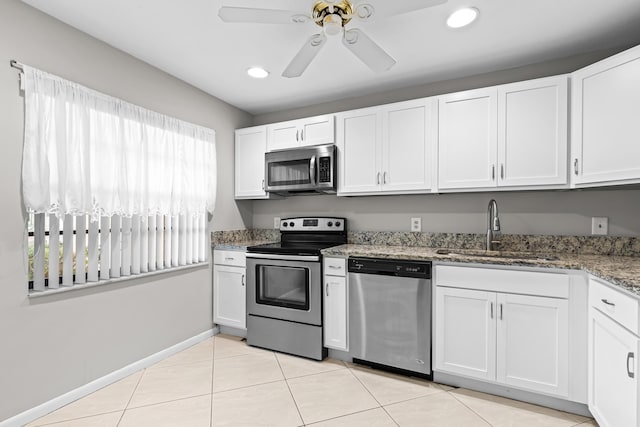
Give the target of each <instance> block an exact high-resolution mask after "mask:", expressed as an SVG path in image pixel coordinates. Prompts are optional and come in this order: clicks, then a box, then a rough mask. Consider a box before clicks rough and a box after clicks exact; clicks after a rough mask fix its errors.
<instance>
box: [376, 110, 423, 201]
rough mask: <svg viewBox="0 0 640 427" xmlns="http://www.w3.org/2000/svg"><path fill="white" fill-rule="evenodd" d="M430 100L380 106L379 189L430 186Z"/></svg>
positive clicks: (405, 189)
mask: <svg viewBox="0 0 640 427" xmlns="http://www.w3.org/2000/svg"><path fill="white" fill-rule="evenodd" d="M433 102H435V101H434V100H433V99H427V100H419V101H418V102H405V103H401V104H394V105H391V106H388V107H385V108H384V109H383V112H382V129H383V137H382V147H383V153H382V158H383V167H382V190H383V191H411V190H428V189H429V188H431V170H432V169H431V167H430V166H431V162H432V160H433V158H432V152H431V150H432V139H433V137H432V132H433V130H434V127H435V126H436V123H433V122H432V121H431V120H432V117H433V110H434V106H433Z"/></svg>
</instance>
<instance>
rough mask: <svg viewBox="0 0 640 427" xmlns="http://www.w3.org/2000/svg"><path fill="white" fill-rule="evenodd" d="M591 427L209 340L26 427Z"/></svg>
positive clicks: (328, 363) (434, 387)
mask: <svg viewBox="0 0 640 427" xmlns="http://www.w3.org/2000/svg"><path fill="white" fill-rule="evenodd" d="M303 425H312V426H317V427H319V426H327V427H329V426H349V427H358V426H367V427H369V426H372V427H377V426H380V427H383V426H421V427H422V426H425V427H426V426H455V427H458V426H462V427H473V426H500V427H502V426H518V427H528V426H545V427H555V426H557V427H565V426H566V427H569V426H578V425H580V426H584V427H587V426H596V425H597V424H596V423H595V422H594V421H593V420H590V419H588V418H585V417H581V416H579V415H574V414H569V413H566V412H560V411H556V410H553V409H548V408H543V407H540V406H535V405H530V404H527V403H522V402H518V401H514V400H509V399H504V398H501V397H496V396H491V395H487V394H483V393H478V392H474V391H470V390H465V389H457V388H451V387H448V386H445V385H441V384H436V383H433V382H430V381H424V380H419V379H415V378H408V377H402V376H398V375H393V374H389V373H386V372H381V371H377V370H373V369H369V368H365V367H361V366H356V365H352V364H349V363H344V362H341V361H336V360H325V361H323V362H315V361H311V360H307V359H302V358H298V357H293V356H288V355H284V354H280V353H274V352H272V351H266V350H261V349H257V348H253V347H249V346H247V345H246V344H245V343H244V342H243V341H242V340H240V339H239V338H235V337H230V336H225V335H218V336H216V337H213V338H210V339H208V340H206V341H203V342H201V343H199V344H197V345H195V346H193V347H191V348H188V349H186V350H184V351H182V352H180V353H178V354H176V355H174V356H171V357H169V358H167V359H165V360H163V361H161V362H159V363H157V364H156V365H154V366H151V367H149V368H147V369H145V370H143V371H141V372H137V373H135V374H133V375H131V376H129V377H127V378H125V379H123V380H121V381H118V382H116V383H114V384H111V385H110V386H107V387H105V388H103V389H101V390H98V391H96V392H95V393H93V394H91V395H89V396H86V397H84V398H82V399H80V400H77V401H75V402H73V403H71V404H69V405H67V406H65V407H63V408H60V409H58V410H57V411H55V412H52V413H50V414H48V415H46V416H44V417H42V418H40V419H38V420H36V421H34V422H32V423H30V424H28V426H29V427H35V426H55V427H147V426H149V427H165V426H166V427H175V426H178V427H213V426H278V427H279V426H283V427H287V426H303Z"/></svg>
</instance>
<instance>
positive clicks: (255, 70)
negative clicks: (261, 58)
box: [247, 67, 269, 79]
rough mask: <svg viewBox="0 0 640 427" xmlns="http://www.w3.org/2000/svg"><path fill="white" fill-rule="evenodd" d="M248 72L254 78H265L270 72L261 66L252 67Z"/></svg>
mask: <svg viewBox="0 0 640 427" xmlns="http://www.w3.org/2000/svg"><path fill="white" fill-rule="evenodd" d="M247 74H249V75H250V76H251V77H253V78H254V79H264V78H265V77H267V76H268V75H269V72H268V71H267V70H265V69H264V68H261V67H251V68H249V69H248V70H247Z"/></svg>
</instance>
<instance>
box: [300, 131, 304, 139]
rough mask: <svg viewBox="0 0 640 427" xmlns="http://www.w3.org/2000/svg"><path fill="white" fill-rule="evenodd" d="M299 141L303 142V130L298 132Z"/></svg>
mask: <svg viewBox="0 0 640 427" xmlns="http://www.w3.org/2000/svg"><path fill="white" fill-rule="evenodd" d="M300 141H304V129H302V130H301V131H300Z"/></svg>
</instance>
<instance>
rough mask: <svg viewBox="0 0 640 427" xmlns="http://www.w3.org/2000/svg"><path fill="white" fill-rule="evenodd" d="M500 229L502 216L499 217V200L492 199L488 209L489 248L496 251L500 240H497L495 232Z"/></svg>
mask: <svg viewBox="0 0 640 427" xmlns="http://www.w3.org/2000/svg"><path fill="white" fill-rule="evenodd" d="M499 231H500V218H498V202H496V201H495V199H491V201H490V202H489V208H488V209H487V250H488V251H495V250H496V246H497V245H499V244H500V240H495V235H494V232H499Z"/></svg>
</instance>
